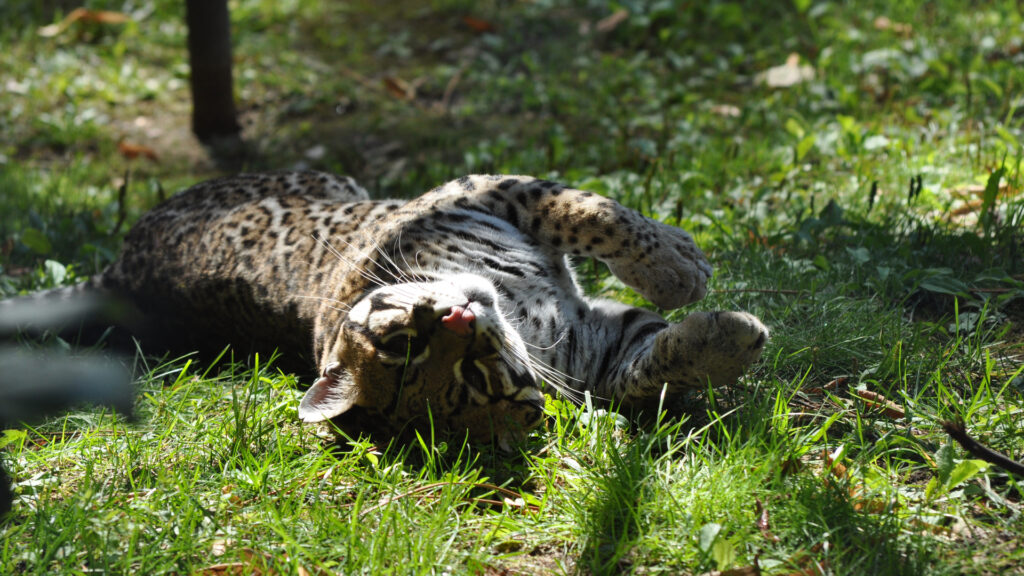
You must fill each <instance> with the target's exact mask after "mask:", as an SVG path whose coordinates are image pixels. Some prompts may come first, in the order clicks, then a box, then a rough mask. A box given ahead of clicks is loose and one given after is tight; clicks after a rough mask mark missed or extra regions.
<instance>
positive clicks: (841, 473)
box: [821, 450, 848, 480]
mask: <svg viewBox="0 0 1024 576" xmlns="http://www.w3.org/2000/svg"><path fill="white" fill-rule="evenodd" d="M838 453H839V451H838V450H837V451H836V454H835V455H833V454H830V453H829V451H828V450H822V451H821V459H822V460H824V461H825V468H826V469H827V470H828V472H829V474H831V475H832V476H834V477H836V478H837V479H839V480H845V479H846V477H847V475H848V474H847V471H846V466H845V465H844V464H843V463H842V462H839V458H838Z"/></svg>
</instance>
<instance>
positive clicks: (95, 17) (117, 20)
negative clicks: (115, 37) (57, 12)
mask: <svg viewBox="0 0 1024 576" xmlns="http://www.w3.org/2000/svg"><path fill="white" fill-rule="evenodd" d="M129 20H131V18H129V17H128V15H127V14H123V13H121V12H113V11H110V10H87V9H85V8H75V9H74V10H72V11H71V12H69V13H68V15H67V16H65V17H64V19H63V20H61V21H60V22H58V23H56V24H50V25H49V26H43V27H42V28H40V29H39V30H38V32H37V33H38V34H39V35H40V36H42V37H43V38H52V37H54V36H57V35H59V34H61V33H63V32H64V31H65V30H67V29H68V28H70V27H71V25H72V24H74V23H75V22H92V23H95V24H124V23H125V22H128V21H129Z"/></svg>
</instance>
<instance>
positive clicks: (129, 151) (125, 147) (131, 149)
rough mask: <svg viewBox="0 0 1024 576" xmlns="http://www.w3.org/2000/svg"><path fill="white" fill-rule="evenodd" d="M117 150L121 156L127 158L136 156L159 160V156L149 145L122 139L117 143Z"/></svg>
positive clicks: (130, 158)
mask: <svg viewBox="0 0 1024 576" xmlns="http://www.w3.org/2000/svg"><path fill="white" fill-rule="evenodd" d="M117 151H118V152H120V153H121V156H124V157H125V158H127V159H129V160H135V159H136V158H138V157H140V156H141V157H143V158H147V159H149V160H152V161H153V162H159V161H160V158H159V156H157V154H156V151H155V150H153V149H152V148H150V147H149V146H143V145H142V144H134V143H132V142H127V141H125V140H122V141H120V142H118V143H117Z"/></svg>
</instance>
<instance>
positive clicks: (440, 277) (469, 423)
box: [100, 172, 768, 443]
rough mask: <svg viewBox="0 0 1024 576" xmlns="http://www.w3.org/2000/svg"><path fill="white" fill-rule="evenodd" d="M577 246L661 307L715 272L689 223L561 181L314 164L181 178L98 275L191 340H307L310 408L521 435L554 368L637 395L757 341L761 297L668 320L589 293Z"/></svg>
mask: <svg viewBox="0 0 1024 576" xmlns="http://www.w3.org/2000/svg"><path fill="white" fill-rule="evenodd" d="M572 256H575V257H581V258H597V259H599V260H601V261H603V262H605V263H606V264H607V265H608V267H609V269H610V270H611V271H612V273H613V274H615V275H616V276H617V277H618V278H620V279H621V280H622V281H623V282H624V283H626V284H627V285H629V286H631V287H632V288H634V289H635V290H636V291H638V292H639V293H640V294H641V295H643V296H644V297H646V298H647V299H649V300H650V301H651V302H653V303H654V304H656V305H658V306H660V307H662V308H677V307H680V306H683V305H685V304H688V303H690V302H693V301H695V300H698V299H700V298H702V297H703V296H704V294H705V290H706V283H707V280H708V278H709V277H710V276H711V272H712V271H711V267H710V266H709V265H708V263H707V261H706V260H705V258H704V255H703V254H702V253H701V251H700V250H699V249H698V248H697V246H696V245H695V244H694V242H693V240H692V239H691V237H690V236H689V235H688V234H687V233H686V232H684V231H683V230H680V229H679V228H676V227H673V226H668V225H665V224H662V223H659V222H657V221H654V220H651V219H649V218H646V217H644V216H642V215H640V214H639V213H637V212H635V211H633V210H630V209H627V208H625V207H623V206H621V205H620V204H618V203H616V202H614V201H612V200H609V199H607V198H603V197H601V196H598V195H595V194H592V193H589V192H582V191H579V190H573V189H570V188H566V187H564V186H562V185H560V184H556V183H554V182H546V181H541V180H536V179H533V178H528V177H521V176H467V177H464V178H460V179H459V180H456V181H453V182H449V183H448V184H445V185H444V186H441V187H439V188H436V189H434V190H431V191H430V192H427V193H426V194H424V195H422V196H421V197H419V198H417V199H415V200H412V201H409V202H402V201H393V200H387V201H371V200H368V197H367V195H366V193H365V192H364V191H363V190H362V189H361V188H359V187H358V186H357V185H356V184H355V183H354V182H353V181H352V180H350V179H348V178H341V177H337V176H333V175H329V174H323V173H316V172H306V173H284V174H264V175H242V176H237V177H233V178H227V179H221V180H215V181H211V182H207V183H205V184H200V185H198V186H195V187H193V188H191V189H189V190H187V191H185V192H182V193H181V194H179V195H177V196H175V197H173V198H171V199H170V200H168V201H167V202H165V203H164V204H162V205H161V206H159V207H157V208H156V209H154V210H153V211H151V212H149V213H148V214H147V215H145V216H144V217H143V218H142V219H141V220H140V221H139V222H138V224H137V225H136V226H135V227H134V228H133V229H132V231H131V232H130V233H129V235H128V237H127V239H126V242H125V245H124V249H123V252H122V254H121V256H120V258H119V259H118V260H117V262H115V263H114V264H113V265H112V266H111V267H110V268H109V269H108V270H107V271H105V272H104V273H103V275H102V280H101V282H100V283H101V284H102V286H103V287H104V289H107V290H110V291H113V292H114V293H117V294H120V295H122V296H124V297H127V298H129V299H130V300H132V301H133V302H134V304H135V305H136V306H137V307H138V308H139V309H141V310H142V312H143V313H144V314H145V315H146V316H147V317H148V318H151V319H154V320H155V321H157V322H159V328H158V329H157V330H156V332H158V333H160V334H163V335H165V336H171V337H173V339H175V340H177V342H175V343H176V344H177V345H179V346H185V347H193V348H212V349H217V348H218V347H220V346H222V345H223V344H224V343H225V342H230V343H232V344H233V345H234V346H235V347H236V348H238V349H243V350H264V351H267V350H274V349H278V350H280V351H282V353H283V355H284V356H285V357H289V358H296V357H302V358H306V359H307V360H308V361H309V362H310V364H311V365H315V366H316V372H317V374H318V375H319V379H318V380H317V381H316V382H315V383H314V384H313V385H312V387H311V388H310V389H309V391H308V392H307V393H306V395H305V397H304V399H303V401H302V403H301V404H300V407H299V416H300V417H301V418H302V419H303V420H306V421H319V420H325V419H332V420H333V421H334V423H335V424H337V425H339V426H340V427H341V429H342V430H343V431H345V432H347V433H351V434H356V433H360V432H364V431H369V432H372V433H375V434H382V435H387V436H400V435H402V434H403V433H406V432H409V431H411V430H423V429H425V428H427V427H429V426H433V427H434V428H435V429H439V430H452V431H455V432H457V433H459V434H462V433H465V432H467V431H468V433H469V434H470V436H471V437H473V438H476V439H484V440H486V439H492V438H495V439H497V440H499V441H500V442H503V443H508V442H509V441H511V440H512V439H514V438H515V437H517V436H519V435H521V434H522V432H524V431H526V430H528V429H530V428H531V427H533V426H534V425H536V424H537V423H538V421H539V420H540V419H541V415H542V407H543V401H544V400H543V394H542V386H544V385H545V384H546V385H548V386H550V387H551V388H550V389H551V390H552V391H556V392H558V393H562V394H565V395H568V396H570V397H573V398H579V397H581V396H582V394H583V393H584V392H589V393H590V394H591V395H592V396H593V397H594V398H595V399H605V400H608V401H614V402H615V403H617V404H620V405H622V404H625V405H630V404H637V405H642V404H644V403H645V402H648V401H650V400H651V399H652V398H657V397H658V396H659V395H660V394H661V393H662V390H663V389H666V390H667V392H668V393H669V394H672V393H674V392H677V391H679V390H681V389H684V388H694V387H704V386H707V385H708V383H709V382H710V383H711V384H712V385H724V384H729V383H731V382H733V381H735V379H736V378H737V377H739V376H740V375H741V374H742V373H743V372H744V371H745V370H746V368H747V366H748V365H749V364H750V363H751V362H753V361H755V360H756V359H757V358H758V357H759V355H760V353H761V349H762V347H763V345H764V343H765V341H766V339H767V334H768V333H767V330H766V329H765V328H764V326H763V325H762V324H761V323H760V322H759V321H758V320H757V319H756V318H754V317H753V316H751V315H749V314H745V313H741V312H712V313H694V314H691V315H690V316H688V317H687V318H686V319H684V321H683V322H681V323H678V324H670V323H668V322H666V321H665V320H663V319H662V318H661V317H660V316H659V315H657V314H655V313H654V312H651V311H649V310H644V309H641V308H634V307H630V306H625V305H623V304H620V303H616V302H610V301H605V300H596V299H590V298H587V297H585V296H584V295H583V294H582V293H581V291H580V289H579V287H578V285H577V283H576V281H575V278H574V276H573V272H572V268H571V266H570V263H569V261H568V258H569V257H572ZM666 386H667V388H665V387H666Z"/></svg>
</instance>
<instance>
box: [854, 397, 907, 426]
mask: <svg viewBox="0 0 1024 576" xmlns="http://www.w3.org/2000/svg"><path fill="white" fill-rule="evenodd" d="M853 394H854V396H855V397H857V398H859V399H860V400H862V401H863V402H864V403H865V404H867V405H868V406H870V407H872V408H878V409H879V410H881V411H882V414H885V415H886V416H888V417H889V418H893V419H895V420H899V419H901V418H904V417H906V415H907V414H906V412H904V411H903V407H902V406H900V405H899V404H897V403H895V402H893V401H891V400H889V399H887V398H886V397H885V396H882V395H881V394H879V393H878V392H872V391H871V390H854V391H853Z"/></svg>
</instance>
